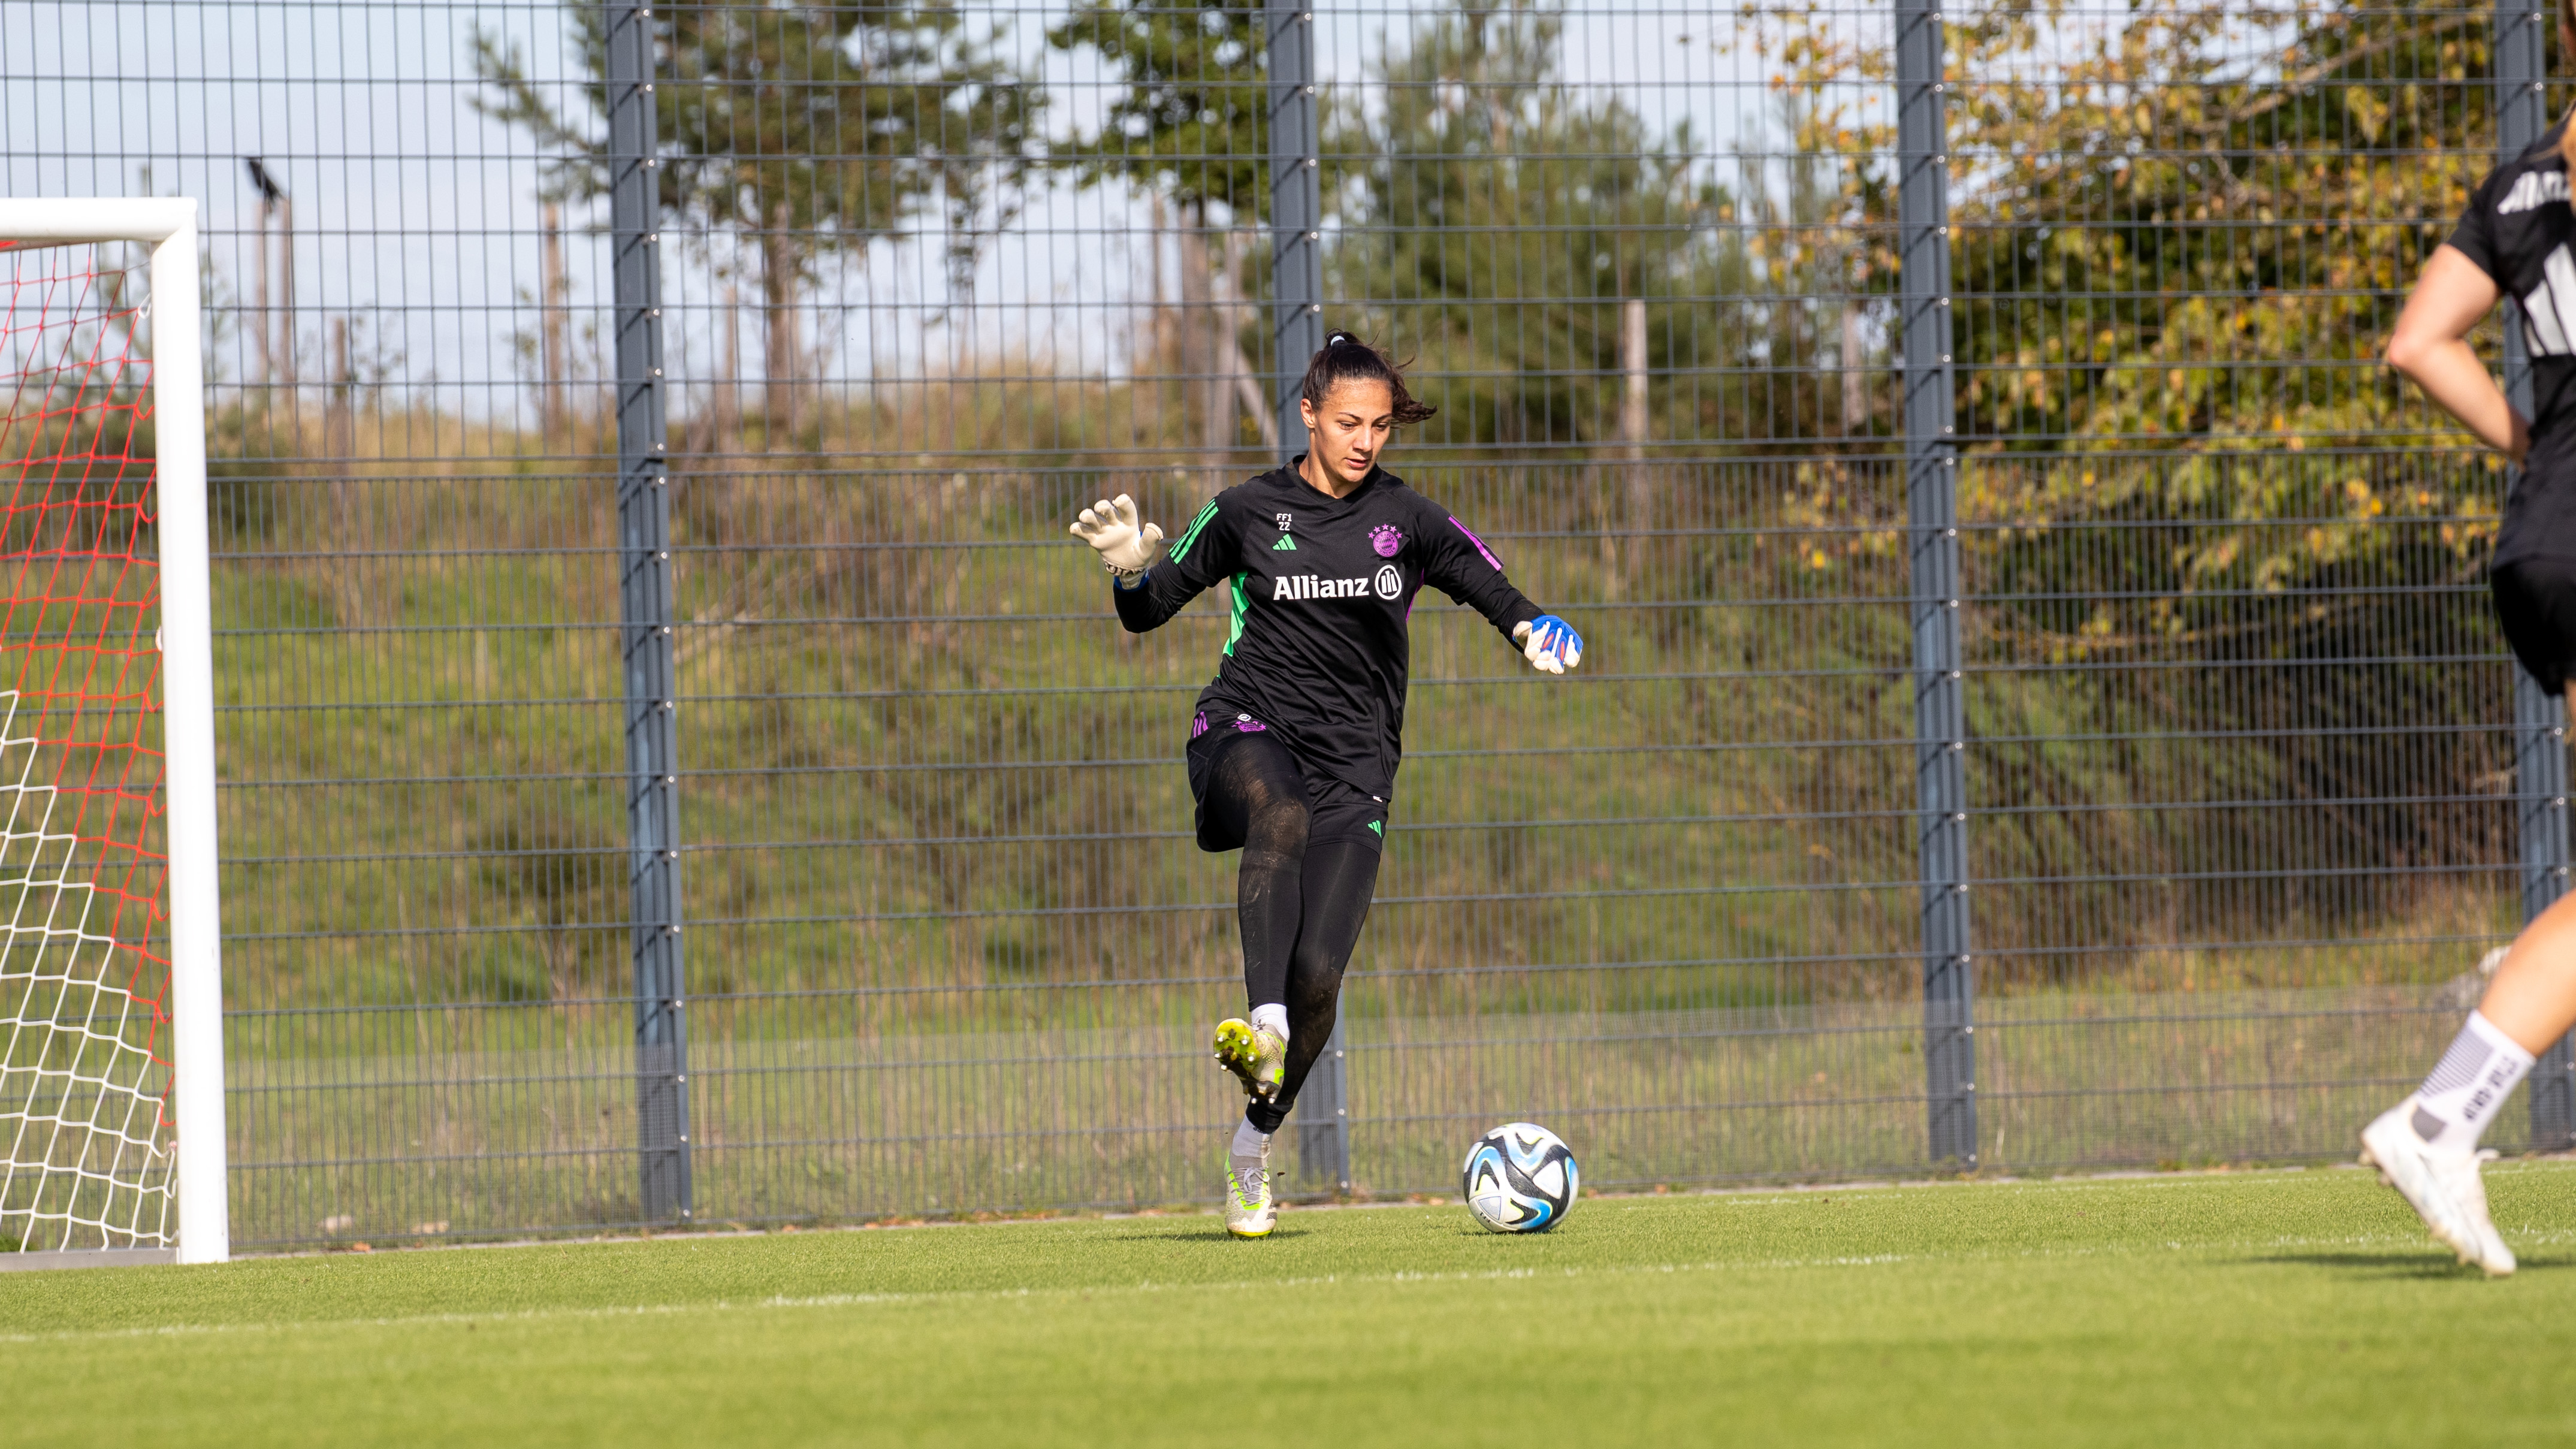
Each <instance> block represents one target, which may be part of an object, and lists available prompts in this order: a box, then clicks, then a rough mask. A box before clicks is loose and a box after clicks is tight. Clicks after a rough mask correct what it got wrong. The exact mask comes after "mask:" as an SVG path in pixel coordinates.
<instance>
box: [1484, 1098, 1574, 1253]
mask: <svg viewBox="0 0 2576 1449" xmlns="http://www.w3.org/2000/svg"><path fill="white" fill-rule="evenodd" d="M1464 1184H1465V1192H1466V1194H1467V1211H1468V1212H1469V1213H1471V1214H1473V1215H1474V1216H1475V1219H1476V1221H1478V1222H1480V1223H1482V1224H1484V1225H1485V1226H1486V1227H1488V1228H1490V1229H1492V1230H1493V1231H1495V1232H1498V1233H1543V1232H1546V1231H1547V1230H1548V1229H1550V1228H1552V1227H1555V1226H1556V1225H1557V1224H1558V1223H1561V1222H1563V1221H1565V1215H1566V1214H1567V1213H1569V1212H1571V1211H1573V1210H1574V1197H1575V1194H1576V1193H1577V1192H1579V1191H1581V1190H1582V1174H1581V1172H1580V1171H1579V1170H1578V1169H1577V1168H1576V1167H1575V1165H1574V1149H1572V1148H1570V1147H1568V1146H1566V1145H1565V1141H1564V1139H1563V1138H1560V1137H1558V1136H1557V1135H1556V1134H1555V1133H1553V1132H1550V1131H1548V1130H1547V1129H1546V1128H1544V1127H1541V1126H1539V1125H1538V1124H1537V1123H1535V1122H1506V1123H1504V1124H1503V1125H1502V1126H1500V1127H1497V1128H1495V1129H1494V1130H1493V1131H1491V1132H1488V1133H1486V1134H1485V1135H1484V1136H1482V1137H1479V1138H1477V1139H1476V1145H1475V1146H1474V1147H1472V1148H1469V1149H1468V1151H1467V1170H1466V1172H1465V1174H1464Z"/></svg>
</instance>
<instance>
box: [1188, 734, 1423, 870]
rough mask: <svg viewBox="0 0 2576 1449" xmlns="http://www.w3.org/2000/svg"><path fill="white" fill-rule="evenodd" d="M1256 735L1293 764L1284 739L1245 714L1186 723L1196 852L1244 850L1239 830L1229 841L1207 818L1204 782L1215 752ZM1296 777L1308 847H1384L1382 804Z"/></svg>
mask: <svg viewBox="0 0 2576 1449" xmlns="http://www.w3.org/2000/svg"><path fill="white" fill-rule="evenodd" d="M1258 737H1267V738H1268V739H1270V741H1271V742H1272V743H1274V744H1277V745H1278V748H1279V751H1280V753H1281V754H1283V755H1285V756H1287V757H1288V760H1289V761H1290V763H1291V764H1294V763H1295V761H1296V752H1295V751H1293V750H1290V749H1288V748H1287V746H1286V744H1285V742H1284V741H1279V740H1278V739H1277V737H1276V736H1273V735H1271V733H1270V726H1268V725H1266V724H1263V723H1262V722H1261V721H1259V720H1257V719H1254V718H1253V717H1252V716H1250V715H1248V714H1238V715H1236V716H1235V717H1234V718H1232V719H1211V718H1210V717H1209V716H1208V715H1207V714H1204V713H1203V714H1200V715H1198V716H1197V717H1196V718H1194V719H1193V720H1191V722H1190V748H1189V754H1188V758H1189V764H1190V798H1191V799H1192V800H1193V801H1195V802H1196V803H1197V807H1198V816H1197V820H1196V821H1195V822H1194V823H1195V825H1196V827H1197V830H1198V837H1199V849H1201V850H1205V851H1226V850H1241V849H1242V848H1243V835H1242V833H1241V831H1240V830H1236V831H1234V832H1232V838H1231V839H1228V838H1227V836H1228V832H1227V831H1225V830H1224V829H1222V828H1221V827H1220V826H1219V825H1218V824H1217V823H1216V822H1214V821H1212V820H1211V819H1210V818H1209V814H1208V784H1209V782H1210V781H1212V780H1214V779H1215V778H1216V758H1217V752H1218V751H1220V750H1223V749H1226V748H1228V747H1230V746H1232V745H1233V744H1234V743H1235V742H1236V741H1238V740H1245V739H1251V738H1258ZM1297 777H1298V778H1299V779H1300V780H1302V781H1304V782H1305V786H1306V811H1307V824H1306V843H1307V844H1308V845H1323V844H1326V843H1327V842H1330V841H1336V840H1356V841H1361V842H1364V843H1365V844H1367V846H1368V847H1369V848H1370V849H1371V850H1378V851H1383V850H1384V849H1386V816H1387V802H1385V801H1384V800H1381V799H1379V798H1377V797H1376V796H1374V795H1371V794H1369V793H1367V792H1366V791H1364V790H1362V789H1360V788H1359V787H1358V786H1356V785H1349V784H1345V783H1343V782H1342V781H1340V780H1336V779H1333V778H1332V777H1330V776H1328V775H1321V774H1318V773H1316V772H1314V771H1311V770H1306V769H1302V768H1301V769H1299V770H1298V772H1297ZM1220 813H1223V812H1220Z"/></svg>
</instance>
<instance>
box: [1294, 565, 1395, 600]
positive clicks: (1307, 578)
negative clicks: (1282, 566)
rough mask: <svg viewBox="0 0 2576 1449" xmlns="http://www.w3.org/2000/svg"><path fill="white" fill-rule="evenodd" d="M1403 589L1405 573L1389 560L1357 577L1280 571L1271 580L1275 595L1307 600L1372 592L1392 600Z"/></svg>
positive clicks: (1348, 597)
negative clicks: (1340, 577) (1375, 570)
mask: <svg viewBox="0 0 2576 1449" xmlns="http://www.w3.org/2000/svg"><path fill="white" fill-rule="evenodd" d="M1403 593H1404V575H1402V574H1400V573H1398V572H1396V569H1395V565H1393V564H1388V565H1386V566H1385V567H1384V568H1381V569H1379V570H1378V571H1377V572H1376V573H1374V574H1370V575H1369V576H1367V577H1365V578H1357V579H1328V578H1323V577H1320V576H1318V575H1315V574H1281V575H1280V576H1279V577H1277V578H1275V579H1272V580H1271V581H1270V597H1271V598H1273V599H1284V600H1296V601H1301V602H1302V601H1304V600H1307V599H1365V598H1367V597H1368V596H1369V595H1371V594H1375V595H1377V596H1378V597H1379V598H1381V599H1388V600H1393V599H1396V598H1399V597H1401V596H1402V595H1403Z"/></svg>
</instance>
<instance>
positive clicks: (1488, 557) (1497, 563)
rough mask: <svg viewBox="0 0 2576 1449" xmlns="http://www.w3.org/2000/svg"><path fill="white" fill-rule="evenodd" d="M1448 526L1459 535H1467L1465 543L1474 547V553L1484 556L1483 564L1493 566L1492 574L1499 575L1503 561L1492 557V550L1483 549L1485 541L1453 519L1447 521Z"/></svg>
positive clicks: (1474, 531)
mask: <svg viewBox="0 0 2576 1449" xmlns="http://www.w3.org/2000/svg"><path fill="white" fill-rule="evenodd" d="M1449 526H1450V527H1451V528H1454V529H1456V530H1458V531H1459V532H1460V533H1463V534H1465V535H1467V541H1468V542H1469V543H1472V544H1474V545H1475V546H1476V552H1478V553H1481V554H1483V555H1484V556H1485V562H1487V563H1489V564H1492V565H1493V566H1494V572H1496V573H1501V572H1502V571H1503V561H1502V560H1501V559H1498V558H1496V557H1494V551H1493V550H1492V549H1490V548H1487V547H1485V541H1484V540H1483V539H1481V538H1478V537H1477V536H1476V530H1474V529H1472V528H1469V527H1468V526H1467V525H1465V524H1463V523H1460V522H1459V521H1458V520H1457V519H1455V518H1452V519H1450V520H1449Z"/></svg>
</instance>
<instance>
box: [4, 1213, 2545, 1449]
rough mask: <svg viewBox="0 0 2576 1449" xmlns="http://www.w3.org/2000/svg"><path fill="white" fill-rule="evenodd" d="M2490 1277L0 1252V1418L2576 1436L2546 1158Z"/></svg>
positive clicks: (1422, 1216)
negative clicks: (130, 1262) (160, 1257)
mask: <svg viewBox="0 0 2576 1449" xmlns="http://www.w3.org/2000/svg"><path fill="white" fill-rule="evenodd" d="M2490 1182H2491V1193H2492V1196H2493V1198H2494V1202H2495V1207H2496V1217H2497V1220H2498V1222H2499V1223H2501V1224H2502V1225H2503V1226H2504V1228H2505V1231H2506V1235H2507V1237H2508V1238H2510V1239H2511V1240H2513V1241H2514V1243H2515V1244H2516V1246H2517V1247H2518V1248H2521V1249H2523V1250H2524V1252H2525V1256H2524V1259H2523V1262H2524V1270H2523V1272H2522V1273H2521V1275H2520V1276H2518V1277H2516V1278H2513V1279H2511V1280H2508V1281H2503V1282H2488V1281H2485V1280H2483V1279H2480V1278H2478V1277H2476V1276H2474V1275H2473V1274H2472V1273H2470V1272H2469V1271H2467V1270H2464V1269H2460V1268H2456V1267H2454V1266H2453V1265H2452V1263H2451V1260H2450V1257H2449V1255H2448V1254H2446V1253H2441V1252H2438V1251H2437V1250H2435V1249H2433V1248H2432V1247H2431V1246H2430V1245H2429V1243H2428V1242H2427V1240H2426V1239H2425V1237H2424V1235H2423V1233H2422V1232H2421V1231H2420V1229H2419V1228H2418V1227H2417V1226H2416V1224H2415V1222H2414V1220H2413V1219H2412V1218H2411V1217H2410V1216H2408V1215H2407V1214H2406V1212H2405V1210H2404V1208H2403V1207H2402V1205H2400V1204H2399V1203H2398V1202H2397V1200H2396V1199H2395V1197H2394V1196H2393V1195H2392V1194H2390V1193H2388V1192H2387V1191H2386V1190H2385V1189H2382V1188H2380V1187H2379V1186H2378V1185H2377V1184H2376V1183H2375V1182H2374V1181H2373V1180H2372V1179H2371V1178H2370V1177H2369V1176H2368V1175H2367V1174H2364V1173H2362V1172H2358V1171H2306V1172H2297V1171H2292V1172H2259V1173H2230V1174H2211V1175H2188V1176H2170V1177H2151V1178H2126V1179H2094V1180H2077V1181H2063V1182H2053V1183H2042V1182H2033V1183H2011V1182H2003V1183H1963V1184H1936V1185H1920V1186H1905V1187H1893V1188H1887V1187H1882V1188H1867V1189H1830V1190H1815V1191H1801V1192H1776V1193H1737V1194H1722V1195H1713V1196H1686V1197H1640V1198H1607V1199H1595V1200H1589V1201H1586V1202H1584V1203H1582V1204H1581V1205H1580V1206H1579V1208H1578V1209H1577V1210H1576V1212H1575V1213H1574V1214H1573V1216H1572V1217H1570V1218H1569V1219H1568V1220H1567V1222H1566V1225H1565V1226H1564V1227H1563V1228H1562V1229H1560V1230H1559V1231H1557V1232H1556V1233H1553V1234H1551V1235H1548V1236H1545V1237H1538V1238H1528V1239H1517V1238H1498V1237H1491V1236H1488V1235H1486V1234H1484V1233H1482V1232H1479V1231H1477V1230H1475V1228H1474V1227H1473V1225H1472V1224H1471V1223H1470V1222H1469V1221H1468V1219H1467V1215H1466V1213H1465V1211H1464V1210H1463V1209H1462V1208H1459V1207H1457V1206H1455V1205H1449V1204H1442V1205H1433V1206H1407V1207H1380V1208H1367V1209H1350V1210H1338V1211H1296V1210H1291V1211H1289V1212H1288V1213H1287V1214H1286V1215H1285V1216H1284V1218H1283V1221H1282V1224H1281V1227H1280V1231H1279V1234H1278V1236H1277V1237H1275V1238H1273V1239H1272V1240H1270V1241H1268V1242H1262V1243H1237V1242H1233V1241H1230V1240H1228V1239H1227V1238H1226V1237H1225V1236H1224V1234H1223V1232H1222V1231H1221V1230H1220V1228H1219V1227H1218V1225H1217V1221H1216V1219H1214V1218H1213V1217H1207V1216H1191V1215H1176V1216H1159V1217H1136V1218H1118V1219H1107V1220H1099V1219H1092V1220H1073V1221H1057V1222H1039V1223H1013V1224H998V1225H987V1226H961V1227H922V1228H905V1229H893V1230H883V1231H864V1232H809V1233H797V1234H784V1233H777V1234H767V1235H757V1236H744V1237H696V1238H691V1237H679V1238H668V1239H662V1240H659V1241H651V1242H612V1243H592V1244H574V1245H548V1246H539V1247H517V1248H494V1249H479V1250H458V1251H423V1252H403V1253H379V1254H374V1255H366V1256H360V1255H353V1254H340V1255H334V1256H328V1257H304V1258H271V1259H254V1260H248V1261H243V1262H239V1263H234V1264H230V1265H227V1266H224V1267H220V1268H212V1269H170V1268H161V1269H123V1270H97V1271H88V1272H67V1273H29V1274H10V1275H6V1276H0V1365H5V1370H0V1376H5V1382H6V1389H5V1393H0V1405H5V1407H0V1426H5V1432H0V1440H5V1441H6V1442H7V1443H9V1444H11V1445H14V1446H20V1449H34V1446H39V1445H94V1444H111V1443H120V1444H140V1445H156V1446H173V1445H197V1444H236V1443H237V1444H258V1445H300V1444H315V1445H333V1446H346V1445H362V1444H401V1445H437V1444H473V1445H501V1444H507V1445H546V1444H602V1445H621V1446H625V1445H642V1444H655V1445H658V1444H711V1445H712V1444H756V1445H806V1444H816V1445H821V1444H836V1445H837V1444H991V1443H1018V1444H1054V1443H1086V1444H1114V1445H1143V1444H1184V1445H1191V1446H1230V1445H1238V1444H1273V1443H1276V1444H1317V1445H1333V1446H1345V1445H1367V1444H1408V1445H1409V1444H1429V1443H1449V1444H1483V1443H1501V1442H1509V1443H1528V1444H1548V1443H1558V1444H1562V1443H1649V1442H1661V1443H1690V1444H1700V1443H1709V1444H1719V1443H1723V1444H1753V1443H1762V1444H1789V1443H1795V1444H1854V1445H1862V1444H1865V1445H1870V1446H1873V1449H1886V1446H1890V1445H1905V1444H1913V1443H1925V1442H1930V1443H1941V1444H2067V1443H2084V1444H2137V1445H2154V1446H2158V1449H2168V1446H2173V1445H2182V1444H2191V1445H2199V1444H2212V1443H2233V1444H2267V1445H2269V1444H2407V1445H2422V1444H2444V1443H2458V1444H2477V1445H2481V1446H2491V1445H2496V1444H2504V1443H2553V1444H2565V1443H2567V1442H2569V1441H2570V1440H2571V1438H2576V1374H2571V1372H2570V1368H2569V1365H2570V1364H2571V1362H2576V1272H2571V1271H2570V1269H2571V1268H2576V1163H2563V1162H2538V1163H2524V1164H2507V1165H2504V1166H2502V1167H2499V1168H2497V1169H2494V1170H2492V1171H2491V1172H2490Z"/></svg>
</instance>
